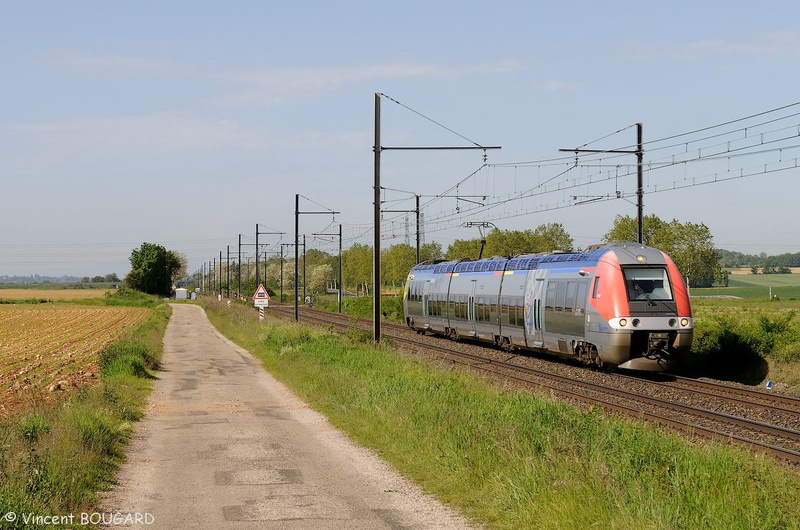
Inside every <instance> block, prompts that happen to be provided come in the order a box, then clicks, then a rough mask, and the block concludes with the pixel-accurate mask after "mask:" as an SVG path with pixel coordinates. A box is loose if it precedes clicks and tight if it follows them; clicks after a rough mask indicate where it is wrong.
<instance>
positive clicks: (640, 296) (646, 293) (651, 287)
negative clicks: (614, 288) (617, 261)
mask: <svg viewBox="0 0 800 530" xmlns="http://www.w3.org/2000/svg"><path fill="white" fill-rule="evenodd" d="M623 272H624V273H625V286H626V287H627V288H628V299H629V300H647V301H648V302H654V301H656V300H672V288H671V287H670V284H669V277H668V276H667V270H666V269H642V268H626V269H624V270H623Z"/></svg>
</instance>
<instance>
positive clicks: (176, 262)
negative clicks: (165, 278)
mask: <svg viewBox="0 0 800 530" xmlns="http://www.w3.org/2000/svg"><path fill="white" fill-rule="evenodd" d="M187 263H188V261H187V260H186V256H184V255H183V254H181V253H180V252H176V251H174V250H168V251H167V267H168V268H169V270H170V271H172V272H171V273H170V280H171V282H172V284H175V283H177V282H178V280H182V279H184V278H185V277H186V267H187Z"/></svg>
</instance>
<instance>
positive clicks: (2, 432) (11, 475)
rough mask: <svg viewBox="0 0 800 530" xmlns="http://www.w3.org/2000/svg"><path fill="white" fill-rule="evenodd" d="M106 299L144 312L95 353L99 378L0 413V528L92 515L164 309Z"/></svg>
mask: <svg viewBox="0 0 800 530" xmlns="http://www.w3.org/2000/svg"><path fill="white" fill-rule="evenodd" d="M109 298H110V300H108V301H107V303H108V305H132V306H139V307H142V306H143V307H149V308H150V309H151V312H150V314H149V315H148V317H147V319H146V320H145V322H144V323H143V324H141V325H140V326H138V327H137V328H135V329H133V330H131V331H129V332H128V333H127V334H126V335H124V336H123V337H121V338H120V339H119V340H117V341H115V342H114V343H112V344H110V345H108V346H106V347H105V348H104V349H103V350H102V351H101V352H100V353H99V359H98V364H99V367H100V370H99V373H100V378H99V383H98V384H97V385H96V386H93V387H87V388H82V389H80V390H77V391H75V392H74V393H73V394H72V395H70V396H68V397H67V398H66V399H65V400H63V401H61V402H59V403H56V404H51V405H47V404H37V405H35V406H34V407H33V408H32V409H31V410H29V411H26V412H25V413H21V414H16V415H11V416H8V417H5V418H2V419H0V528H4V529H6V528H7V529H18V528H20V529H22V528H40V527H42V526H41V523H42V521H43V520H42V519H39V523H36V522H35V520H33V519H32V518H33V517H36V516H40V517H48V516H56V518H53V519H49V520H46V522H47V527H48V528H86V527H87V526H86V525H81V524H80V516H79V514H82V513H92V511H93V510H92V509H93V508H94V507H95V503H96V501H97V492H98V491H102V490H104V489H107V488H108V486H109V485H110V484H112V483H113V478H114V477H113V473H114V470H115V469H116V468H117V467H118V466H119V464H120V463H121V462H122V460H123V457H124V454H123V449H124V447H125V445H126V443H127V441H128V439H129V437H130V435H131V433H132V431H133V424H134V422H136V421H137V420H139V419H141V417H142V416H143V414H144V406H145V403H146V400H147V396H148V395H149V394H150V392H151V390H152V387H153V380H154V379H155V376H154V375H153V373H154V370H156V369H157V367H158V363H159V361H160V359H161V354H162V352H163V337H164V332H165V330H166V326H167V322H168V321H169V317H170V314H171V308H170V307H169V306H168V305H167V304H163V303H160V302H158V301H157V300H156V299H155V298H154V297H142V296H140V295H138V294H134V293H119V294H116V295H114V296H111V297H109ZM12 514H13V515H12ZM70 515H72V516H73V517H72V518H70V517H69V516H70ZM51 523H52V524H51Z"/></svg>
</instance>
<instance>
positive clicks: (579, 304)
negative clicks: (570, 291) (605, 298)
mask: <svg viewBox="0 0 800 530" xmlns="http://www.w3.org/2000/svg"><path fill="white" fill-rule="evenodd" d="M588 287H589V282H588V281H586V280H581V281H579V282H578V294H577V295H576V296H575V314H576V315H582V314H583V312H584V311H585V310H586V307H585V304H586V290H587V288H588Z"/></svg>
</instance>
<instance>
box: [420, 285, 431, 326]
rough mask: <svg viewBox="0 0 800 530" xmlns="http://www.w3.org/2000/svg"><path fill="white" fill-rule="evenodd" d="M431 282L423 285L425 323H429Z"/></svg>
mask: <svg viewBox="0 0 800 530" xmlns="http://www.w3.org/2000/svg"><path fill="white" fill-rule="evenodd" d="M430 291H431V282H430V280H426V281H425V283H423V284H422V315H423V316H424V317H425V318H424V320H425V322H428V300H429V299H430V296H431V294H430Z"/></svg>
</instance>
